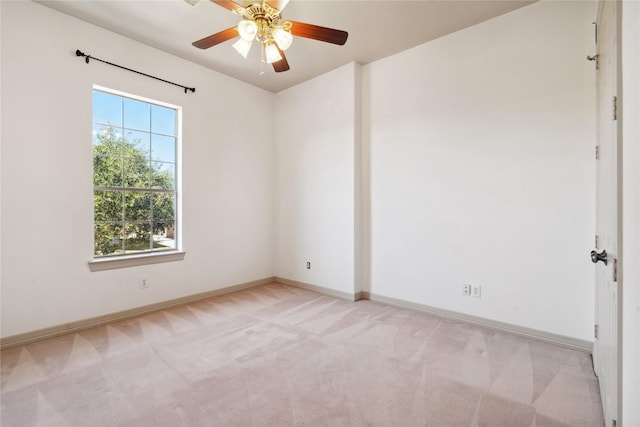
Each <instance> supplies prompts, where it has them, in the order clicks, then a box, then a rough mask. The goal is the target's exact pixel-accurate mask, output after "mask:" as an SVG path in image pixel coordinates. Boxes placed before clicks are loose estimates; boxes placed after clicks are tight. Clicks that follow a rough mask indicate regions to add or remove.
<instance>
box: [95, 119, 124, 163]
mask: <svg viewBox="0 0 640 427" xmlns="http://www.w3.org/2000/svg"><path fill="white" fill-rule="evenodd" d="M121 137H122V134H121V130H120V128H114V127H111V126H104V125H93V154H103V155H109V156H121V155H122V138H121Z"/></svg>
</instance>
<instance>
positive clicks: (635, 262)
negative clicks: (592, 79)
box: [621, 1, 640, 426]
mask: <svg viewBox="0 0 640 427" xmlns="http://www.w3.org/2000/svg"><path fill="white" fill-rule="evenodd" d="M621 5H622V45H621V52H622V152H623V156H624V157H623V164H622V174H623V177H622V191H623V196H622V197H623V202H622V203H623V208H622V224H623V239H622V245H623V247H622V257H623V260H622V293H623V294H622V315H623V320H622V333H623V345H622V369H623V374H622V390H623V393H622V425H624V426H638V425H640V405H639V404H638V402H640V82H639V77H638V76H640V3H638V2H636V1H624V2H622V3H621Z"/></svg>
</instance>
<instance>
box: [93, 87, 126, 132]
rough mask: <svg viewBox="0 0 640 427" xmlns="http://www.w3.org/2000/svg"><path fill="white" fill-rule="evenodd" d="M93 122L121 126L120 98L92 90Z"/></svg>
mask: <svg viewBox="0 0 640 427" xmlns="http://www.w3.org/2000/svg"><path fill="white" fill-rule="evenodd" d="M93 121H94V122H95V123H104V124H110V125H113V126H122V98H121V97H119V96H117V95H111V94H109V93H104V92H100V91H97V90H94V91H93Z"/></svg>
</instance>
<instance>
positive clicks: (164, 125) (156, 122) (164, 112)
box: [151, 105, 176, 135]
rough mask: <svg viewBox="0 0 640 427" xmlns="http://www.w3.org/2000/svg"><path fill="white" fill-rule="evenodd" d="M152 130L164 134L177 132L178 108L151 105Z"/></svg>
mask: <svg viewBox="0 0 640 427" xmlns="http://www.w3.org/2000/svg"><path fill="white" fill-rule="evenodd" d="M151 132H153V133H161V134H163V135H175V134H176V110H174V109H172V108H166V107H160V106H159V105H152V106H151Z"/></svg>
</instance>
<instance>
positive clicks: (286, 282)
mask: <svg viewBox="0 0 640 427" xmlns="http://www.w3.org/2000/svg"><path fill="white" fill-rule="evenodd" d="M275 281H276V282H277V283H282V284H283V285H289V286H293V287H295V288H300V289H307V290H309V291H315V292H319V293H321V294H325V295H331V296H332V297H336V298H340V299H343V300H347V301H358V300H360V299H362V295H361V292H358V293H355V294H352V293H349V292H343V291H337V290H335V289H331V288H325V287H324V286H318V285H312V284H310V283H304V282H299V281H297V280H291V279H285V278H284V277H277V276H276V277H275Z"/></svg>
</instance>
